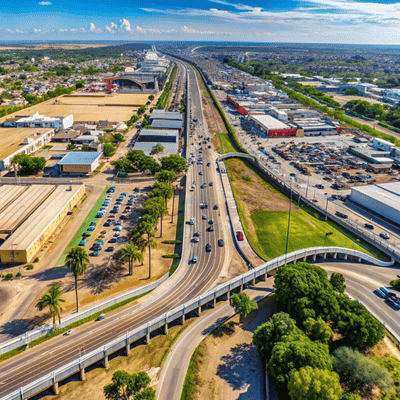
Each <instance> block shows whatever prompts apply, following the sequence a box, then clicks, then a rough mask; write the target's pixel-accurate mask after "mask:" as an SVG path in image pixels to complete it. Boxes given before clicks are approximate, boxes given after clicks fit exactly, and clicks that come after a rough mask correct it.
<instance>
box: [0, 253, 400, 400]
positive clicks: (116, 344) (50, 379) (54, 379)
mask: <svg viewBox="0 0 400 400" xmlns="http://www.w3.org/2000/svg"><path fill="white" fill-rule="evenodd" d="M318 256H320V257H322V258H327V257H332V258H342V259H344V260H355V261H358V262H367V263H371V264H374V265H377V266H382V267H389V266H392V265H393V264H394V261H389V262H388V261H382V260H378V259H377V258H375V257H373V256H370V255H369V254H365V253H363V252H361V251H358V250H352V249H347V248H343V247H310V248H306V249H302V250H297V251H293V252H291V253H288V254H286V255H283V256H280V257H277V258H275V259H273V260H270V261H267V262H265V263H264V264H262V265H260V266H259V267H257V268H255V269H252V270H250V271H248V272H245V273H244V274H242V275H240V276H238V277H236V278H234V279H231V280H230V281H228V282H225V283H222V284H220V285H218V286H217V287H215V288H214V289H212V290H210V291H208V292H207V293H205V294H203V295H200V296H198V297H196V298H194V299H192V300H190V301H188V302H187V303H185V304H182V305H181V306H178V307H176V308H174V309H173V310H171V311H168V312H167V313H165V314H163V315H159V316H157V317H156V318H154V319H152V320H150V321H149V322H147V323H145V324H143V325H141V326H140V327H138V328H135V329H133V330H132V331H130V332H126V333H124V334H123V335H121V336H119V337H117V338H116V339H114V340H113V341H111V342H109V343H107V344H105V345H104V346H101V347H99V348H97V349H96V350H94V351H92V352H91V353H89V354H86V355H83V356H82V357H80V358H78V359H76V360H74V361H72V362H70V363H68V364H66V365H64V366H62V367H60V368H58V369H56V370H54V371H52V372H51V373H48V374H46V375H44V376H43V377H41V378H39V379H38V380H36V381H34V382H31V383H29V384H27V385H25V386H24V387H21V388H20V389H18V390H16V391H14V392H12V393H8V394H7V395H5V396H3V397H2V398H1V399H0V400H17V399H18V400H21V399H25V398H28V397H30V396H33V395H34V394H37V393H39V392H41V391H43V390H45V389H47V388H49V387H51V386H52V387H53V389H54V392H55V393H58V382H60V381H61V380H63V379H65V378H66V377H68V376H70V375H72V374H75V373H79V374H80V377H81V379H84V378H85V368H86V367H88V366H90V365H92V364H94V363H96V362H98V361H100V360H102V362H103V364H104V366H107V365H108V357H109V355H110V354H112V353H114V352H116V351H117V350H120V349H122V348H125V350H126V353H127V354H128V355H129V354H130V345H131V343H133V342H136V341H137V340H139V339H142V338H145V340H146V342H149V341H150V334H151V332H153V331H155V330H157V329H160V330H162V332H164V333H167V332H168V324H169V323H171V322H173V321H176V320H178V321H180V322H181V323H182V324H183V323H184V322H185V317H186V315H187V314H188V313H190V312H193V311H194V312H195V313H197V315H200V314H201V312H202V307H205V306H208V305H210V306H211V307H215V305H216V303H217V302H218V301H226V300H229V298H230V296H231V293H232V292H235V291H236V292H241V291H242V290H243V288H244V285H245V284H247V283H250V284H253V285H254V284H255V283H256V280H257V279H266V277H267V276H268V274H269V273H270V272H271V271H273V270H275V269H277V268H279V267H280V266H282V265H285V264H288V263H296V262H298V261H315V260H316V259H317V257H318Z"/></svg>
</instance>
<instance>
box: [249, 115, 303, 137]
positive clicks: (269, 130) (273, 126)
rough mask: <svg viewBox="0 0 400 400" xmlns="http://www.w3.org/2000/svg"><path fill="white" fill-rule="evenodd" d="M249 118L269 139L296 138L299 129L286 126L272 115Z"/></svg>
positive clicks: (250, 116)
mask: <svg viewBox="0 0 400 400" xmlns="http://www.w3.org/2000/svg"><path fill="white" fill-rule="evenodd" d="M249 118H250V120H251V121H253V122H254V123H255V124H256V125H257V126H258V127H260V128H261V129H262V131H263V132H264V134H265V135H268V136H269V137H277V136H279V137H281V136H296V132H297V129H296V128H293V127H290V126H289V125H286V124H284V123H283V122H281V121H279V120H278V119H276V118H274V117H272V116H271V115H251V114H249Z"/></svg>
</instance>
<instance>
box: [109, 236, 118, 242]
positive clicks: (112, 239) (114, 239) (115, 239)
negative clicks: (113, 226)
mask: <svg viewBox="0 0 400 400" xmlns="http://www.w3.org/2000/svg"><path fill="white" fill-rule="evenodd" d="M108 243H117V238H116V237H115V236H114V237H112V238H111V239H110V240H109V241H108Z"/></svg>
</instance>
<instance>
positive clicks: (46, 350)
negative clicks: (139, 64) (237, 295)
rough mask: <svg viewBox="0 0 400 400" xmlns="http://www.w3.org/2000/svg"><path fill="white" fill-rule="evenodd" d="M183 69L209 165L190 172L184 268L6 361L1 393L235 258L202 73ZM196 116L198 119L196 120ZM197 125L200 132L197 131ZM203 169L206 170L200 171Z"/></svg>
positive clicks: (181, 296) (152, 313)
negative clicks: (131, 300)
mask: <svg viewBox="0 0 400 400" xmlns="http://www.w3.org/2000/svg"><path fill="white" fill-rule="evenodd" d="M179 71H180V73H182V72H183V71H186V72H187V78H188V80H189V90H188V93H187V110H188V112H189V115H190V118H189V120H190V121H191V124H190V125H189V126H188V127H187V140H188V148H187V151H189V152H194V153H195V157H196V159H197V160H198V157H199V153H200V151H199V149H200V147H201V148H202V151H201V153H202V154H203V165H199V164H198V163H197V162H196V163H195V164H192V165H191V166H190V167H189V169H188V173H187V185H190V186H191V184H192V182H193V181H195V180H196V185H195V189H194V190H193V191H191V192H190V193H189V195H188V197H187V198H186V202H187V204H188V206H187V208H186V216H185V217H186V219H187V221H185V222H186V223H187V222H188V221H189V219H190V218H192V217H193V218H195V225H191V226H190V227H189V229H186V233H185V235H186V236H185V238H184V241H185V242H184V253H183V254H182V259H181V264H180V267H179V268H178V271H177V272H176V273H175V274H174V275H173V276H172V277H171V278H170V279H169V280H168V281H167V282H166V283H165V284H163V285H161V286H160V287H159V288H158V289H156V290H155V291H154V292H152V293H151V294H150V295H149V296H145V297H144V298H142V299H140V300H139V301H138V303H137V304H135V305H134V306H132V307H129V308H127V309H125V310H121V311H118V312H116V313H113V314H112V315H111V314H110V315H108V316H107V318H106V320H104V321H101V322H90V323H88V324H85V325H83V326H81V327H79V328H76V329H74V331H73V334H72V335H70V336H60V337H57V338H55V339H52V340H50V341H47V342H45V343H43V344H41V345H39V346H37V347H35V348H33V349H29V350H27V351H25V352H23V353H21V354H20V355H18V356H15V357H13V358H11V359H10V360H7V361H4V362H2V363H0V398H1V397H3V396H4V395H6V394H8V393H11V392H13V391H15V390H18V389H19V388H20V387H23V386H24V385H27V384H29V383H31V382H32V381H34V380H36V379H38V378H40V377H41V376H43V375H45V374H48V373H51V372H52V371H54V370H55V369H57V368H59V367H61V366H63V365H65V364H67V363H69V362H71V361H73V360H76V359H78V358H79V357H80V355H82V354H87V353H89V352H91V351H93V350H95V349H97V348H101V347H102V346H104V345H105V344H106V343H107V342H110V341H111V340H113V339H115V338H116V337H118V336H121V335H123V334H125V333H126V332H128V331H131V330H133V329H135V328H136V327H139V326H141V325H142V324H145V323H146V322H147V321H149V320H151V319H153V318H156V317H158V316H160V315H164V314H165V313H167V312H168V311H169V310H171V309H173V308H174V307H177V306H179V305H181V304H183V303H184V302H186V301H189V300H191V299H193V298H195V297H196V296H198V295H200V294H202V293H204V292H206V291H207V290H208V289H209V288H210V287H211V285H212V284H213V282H214V281H215V280H216V279H217V278H218V276H219V274H220V271H221V269H222V267H223V265H224V263H226V262H229V260H227V259H226V252H225V247H219V246H218V239H219V238H221V237H222V236H223V232H222V231H221V230H220V226H221V227H222V224H221V221H220V216H219V211H218V210H214V209H213V207H214V205H216V202H217V198H218V196H217V193H216V187H215V186H210V182H215V181H216V172H215V168H210V167H207V166H206V165H207V162H210V163H211V162H212V160H211V159H210V156H209V155H208V152H209V151H208V142H207V143H206V144H204V143H202V144H200V142H204V140H205V139H204V138H206V137H208V131H207V126H206V122H205V120H204V119H203V113H202V105H201V94H200V90H199V86H198V82H197V78H196V75H195V73H194V71H193V70H192V69H191V68H190V67H187V66H185V68H184V69H182V68H180V69H179ZM195 118H196V119H197V122H196V124H195V125H193V119H195ZM193 130H195V131H196V132H195V134H194V135H193V136H191V131H193ZM200 136H202V137H200ZM192 143H193V144H192ZM200 171H202V173H203V174H202V175H199V173H200ZM202 183H205V184H206V188H205V189H201V188H200V185H201V184H202ZM187 192H188V191H186V193H187ZM204 202H207V203H208V204H209V208H208V209H207V210H201V209H200V203H204ZM188 214H190V215H188ZM202 215H206V219H204V220H203V219H202ZM211 219H213V220H214V231H213V232H210V231H209V226H210V224H209V221H210V220H211ZM197 231H201V235H200V240H199V242H198V243H195V242H193V241H191V240H192V239H193V234H194V233H195V232H197ZM207 243H210V245H211V247H212V249H211V251H210V252H206V250H205V247H206V244H207ZM194 256H197V257H198V261H197V263H195V264H193V263H191V260H192V259H193V257H194Z"/></svg>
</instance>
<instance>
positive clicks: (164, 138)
mask: <svg viewBox="0 0 400 400" xmlns="http://www.w3.org/2000/svg"><path fill="white" fill-rule="evenodd" d="M178 138H179V132H178V131H177V130H161V129H143V130H142V131H141V132H140V135H139V137H138V139H137V141H136V143H135V147H134V149H135V150H142V151H144V152H145V154H147V155H149V154H150V153H151V151H152V149H153V147H154V146H155V145H157V144H161V145H162V146H163V147H164V151H163V153H165V154H177V152H178V147H179V143H178Z"/></svg>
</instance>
